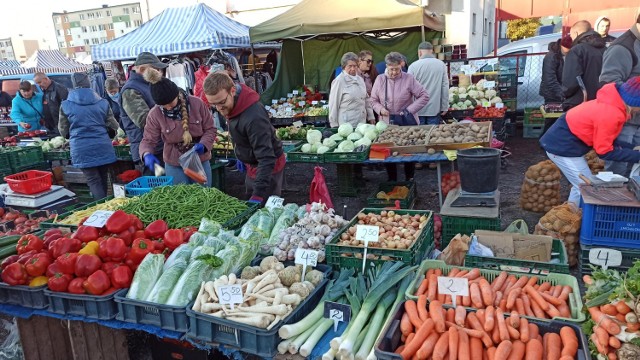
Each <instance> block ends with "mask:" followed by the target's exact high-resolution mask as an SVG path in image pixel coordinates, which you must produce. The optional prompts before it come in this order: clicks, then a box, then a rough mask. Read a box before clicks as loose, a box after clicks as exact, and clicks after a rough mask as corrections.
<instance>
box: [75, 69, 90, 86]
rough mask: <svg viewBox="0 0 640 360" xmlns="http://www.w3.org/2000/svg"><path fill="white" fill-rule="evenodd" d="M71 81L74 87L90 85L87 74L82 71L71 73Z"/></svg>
mask: <svg viewBox="0 0 640 360" xmlns="http://www.w3.org/2000/svg"><path fill="white" fill-rule="evenodd" d="M71 82H72V83H73V88H74V89H78V88H89V87H91V81H89V76H88V75H87V74H86V73H83V72H76V73H73V75H71Z"/></svg>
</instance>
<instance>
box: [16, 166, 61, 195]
mask: <svg viewBox="0 0 640 360" xmlns="http://www.w3.org/2000/svg"><path fill="white" fill-rule="evenodd" d="M52 178H53V174H52V173H50V172H48V171H40V170H27V171H23V172H20V173H17V174H13V175H9V176H5V178H4V181H6V182H7V185H9V188H10V189H11V190H13V191H15V192H17V193H21V194H27V195H30V194H37V193H40V192H43V191H46V190H49V189H51V183H52Z"/></svg>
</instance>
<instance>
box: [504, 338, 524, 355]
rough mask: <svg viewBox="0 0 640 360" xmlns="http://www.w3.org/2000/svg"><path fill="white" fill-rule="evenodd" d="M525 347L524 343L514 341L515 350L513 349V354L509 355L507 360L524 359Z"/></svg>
mask: <svg viewBox="0 0 640 360" xmlns="http://www.w3.org/2000/svg"><path fill="white" fill-rule="evenodd" d="M525 347H526V345H525V344H524V343H523V342H522V341H520V340H516V341H514V342H513V348H512V349H511V353H510V354H509V357H508V358H507V360H522V358H523V357H524V349H525Z"/></svg>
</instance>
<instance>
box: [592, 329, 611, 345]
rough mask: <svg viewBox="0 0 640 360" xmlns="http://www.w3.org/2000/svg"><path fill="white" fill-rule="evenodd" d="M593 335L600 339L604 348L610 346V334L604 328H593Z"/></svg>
mask: <svg viewBox="0 0 640 360" xmlns="http://www.w3.org/2000/svg"><path fill="white" fill-rule="evenodd" d="M593 333H594V334H596V336H597V337H598V342H599V343H600V344H602V345H603V346H605V347H606V346H608V345H609V333H608V332H607V330H605V329H604V328H603V327H602V326H599V325H596V326H594V327H593Z"/></svg>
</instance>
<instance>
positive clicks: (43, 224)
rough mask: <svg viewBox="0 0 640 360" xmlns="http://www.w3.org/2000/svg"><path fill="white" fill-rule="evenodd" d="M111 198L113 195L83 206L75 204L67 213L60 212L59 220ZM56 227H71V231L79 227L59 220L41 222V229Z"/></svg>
mask: <svg viewBox="0 0 640 360" xmlns="http://www.w3.org/2000/svg"><path fill="white" fill-rule="evenodd" d="M111 199H113V196H107V197H106V198H104V199H100V200H98V201H93V202H90V203H87V204H85V205H82V206H75V207H74V208H72V209H71V210H69V211H67V212H65V213H62V214H59V215H58V218H57V220H59V221H60V220H63V219H66V218H68V217H69V216H71V214H73V213H74V212H76V211H80V210H84V209H88V208H90V207H92V206H94V205H98V204H102V203H104V202H107V201H109V200H111ZM54 228H67V229H69V230H71V231H75V230H76V229H77V228H78V225H67V224H60V223H58V222H55V223H54V222H53V220H47V221H43V222H41V223H40V229H43V230H49V229H54Z"/></svg>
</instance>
